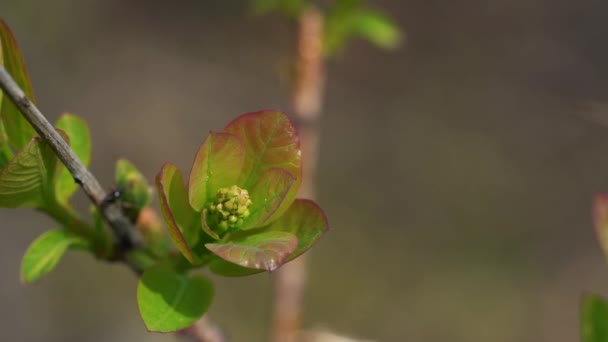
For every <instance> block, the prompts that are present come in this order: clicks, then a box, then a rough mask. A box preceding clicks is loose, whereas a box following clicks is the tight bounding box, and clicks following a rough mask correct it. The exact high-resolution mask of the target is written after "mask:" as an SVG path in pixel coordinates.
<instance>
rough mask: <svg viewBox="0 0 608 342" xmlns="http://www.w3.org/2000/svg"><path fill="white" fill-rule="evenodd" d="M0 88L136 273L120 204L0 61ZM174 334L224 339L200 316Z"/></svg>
mask: <svg viewBox="0 0 608 342" xmlns="http://www.w3.org/2000/svg"><path fill="white" fill-rule="evenodd" d="M0 88H1V89H2V90H3V91H4V93H5V94H6V95H8V97H9V98H10V99H11V100H12V101H13V103H15V105H16V106H17V108H19V110H20V111H21V113H22V114H23V116H24V117H25V118H26V120H27V121H28V122H29V123H30V124H31V125H32V127H34V129H35V130H36V132H38V134H39V135H40V137H42V139H44V141H45V142H46V143H47V144H48V145H49V146H50V147H51V149H52V150H53V151H54V152H55V154H56V155H57V157H58V158H59V160H61V162H62V163H63V164H64V165H65V166H66V168H67V169H68V170H69V171H70V173H71V174H72V176H73V177H74V181H75V182H76V183H78V185H80V187H81V188H82V190H83V191H84V192H85V193H86V194H87V196H88V197H89V199H90V200H91V202H93V204H94V205H95V206H96V207H97V208H98V209H99V211H100V212H101V213H102V215H103V217H104V218H105V220H106V222H108V224H109V225H110V227H111V228H112V231H113V233H114V236H115V237H116V240H117V242H118V247H119V252H120V255H118V256H119V257H120V260H121V261H122V262H124V263H125V264H126V265H127V266H129V268H131V270H132V271H133V272H134V273H135V274H138V275H140V274H141V273H142V270H141V269H140V268H139V267H138V266H137V265H135V264H133V263H131V262H130V261H129V260H128V259H126V258H125V256H126V255H125V254H126V252H128V251H130V250H131V249H134V248H139V247H142V245H143V241H142V239H141V235H140V234H139V233H138V231H137V229H136V228H135V227H134V226H133V224H132V223H131V221H130V220H129V219H128V218H127V217H126V216H125V215H124V213H123V212H122V208H121V207H120V206H118V205H117V204H115V203H108V202H106V201H105V198H106V192H105V191H104V190H103V188H102V187H101V185H100V184H99V181H98V180H97V179H96V178H95V176H93V174H92V173H91V172H90V171H89V170H88V169H87V168H86V166H84V164H83V163H82V161H81V160H80V159H79V158H78V156H76V154H75V153H74V151H73V150H72V149H71V148H70V146H69V145H68V144H67V143H66V142H65V141H64V140H63V138H61V136H60V135H59V134H58V133H57V131H56V130H55V128H54V127H53V126H52V125H51V124H50V123H49V121H48V120H47V119H46V118H45V117H44V115H42V113H41V112H40V110H38V108H36V106H35V105H34V104H33V103H32V101H30V99H28V98H27V96H26V95H25V94H24V93H23V90H21V88H20V87H19V85H18V84H17V83H16V82H15V81H14V80H13V78H12V77H11V76H10V75H9V74H8V72H7V71H6V69H4V67H3V66H1V65H0ZM178 335H181V336H186V337H190V338H192V339H193V340H194V341H197V342H224V341H225V340H226V339H225V338H224V335H223V333H222V331H221V330H220V329H219V327H217V326H216V325H215V324H213V323H212V322H210V321H209V319H208V318H206V317H203V318H202V319H201V320H199V321H198V322H197V323H195V324H194V325H193V326H192V327H190V328H186V329H183V330H181V331H179V332H178Z"/></svg>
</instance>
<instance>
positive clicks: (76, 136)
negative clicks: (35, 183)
mask: <svg viewBox="0 0 608 342" xmlns="http://www.w3.org/2000/svg"><path fill="white" fill-rule="evenodd" d="M55 127H57V128H59V129H61V130H63V131H64V132H65V133H66V134H67V135H68V137H70V147H71V148H72V150H73V151H74V153H76V155H77V156H78V158H80V160H81V161H82V162H83V163H84V165H85V166H89V163H90V162H91V135H90V133H89V127H88V126H87V123H86V122H85V121H84V120H82V119H81V118H79V117H78V116H76V115H73V114H68V113H65V114H63V115H62V116H61V117H60V118H59V120H57V122H56V123H55ZM77 189H78V184H76V182H75V181H74V177H73V176H72V174H71V173H70V172H69V171H68V169H67V168H63V169H62V170H61V172H60V174H59V179H58V180H57V182H55V194H56V195H57V201H58V202H59V203H61V204H66V203H67V202H68V200H69V199H70V197H72V195H73V194H74V192H76V190H77Z"/></svg>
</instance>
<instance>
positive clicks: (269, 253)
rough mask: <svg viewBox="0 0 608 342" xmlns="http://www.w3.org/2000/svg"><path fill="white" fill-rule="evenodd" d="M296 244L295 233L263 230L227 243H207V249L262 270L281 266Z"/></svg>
mask: <svg viewBox="0 0 608 342" xmlns="http://www.w3.org/2000/svg"><path fill="white" fill-rule="evenodd" d="M297 246H298V239H297V238H296V236H295V235H293V234H291V233H286V232H264V233H259V234H251V235H246V236H244V237H240V238H236V239H233V240H230V241H229V242H228V243H208V244H206V245H205V247H207V249H209V250H210V251H211V252H213V253H214V254H215V255H217V256H219V257H220V258H222V259H224V260H226V261H228V262H231V263H233V264H236V265H239V266H242V267H247V268H254V269H258V270H264V271H274V270H276V269H277V268H279V266H281V265H282V264H283V263H285V261H287V258H288V257H289V255H290V254H291V253H293V251H294V250H295V249H296V247H297Z"/></svg>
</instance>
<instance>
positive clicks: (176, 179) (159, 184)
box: [156, 163, 198, 263]
mask: <svg viewBox="0 0 608 342" xmlns="http://www.w3.org/2000/svg"><path fill="white" fill-rule="evenodd" d="M156 188H157V190H158V198H159V201H160V208H161V211H162V213H163V216H164V218H165V222H166V224H167V229H168V231H169V236H170V237H171V239H172V240H173V242H174V243H175V245H176V246H177V249H179V251H180V252H181V253H182V254H183V255H184V257H186V259H188V261H190V262H191V263H194V262H195V258H194V255H193V254H192V251H191V250H190V246H193V245H194V244H195V243H196V242H197V240H198V229H196V226H197V225H195V224H194V221H196V217H197V216H198V215H196V213H195V212H194V211H193V210H192V208H191V207H190V204H189V203H188V197H187V195H186V189H185V188H184V182H183V179H182V175H181V172H180V171H179V169H178V168H177V167H176V166H175V165H173V164H170V163H166V164H164V165H163V167H162V168H161V169H160V172H159V173H158V175H156Z"/></svg>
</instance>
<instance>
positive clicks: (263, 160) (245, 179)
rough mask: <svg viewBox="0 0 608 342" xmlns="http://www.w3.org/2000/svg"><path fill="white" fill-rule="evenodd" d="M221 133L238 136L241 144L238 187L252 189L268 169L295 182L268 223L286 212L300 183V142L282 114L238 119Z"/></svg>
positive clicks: (275, 113)
mask: <svg viewBox="0 0 608 342" xmlns="http://www.w3.org/2000/svg"><path fill="white" fill-rule="evenodd" d="M225 131H226V132H229V133H232V134H234V135H236V136H238V137H239V138H241V139H242V141H243V143H244V144H245V162H244V165H243V171H242V173H241V177H240V179H239V185H240V186H241V187H243V188H246V189H247V188H249V187H251V186H253V185H254V184H255V183H256V181H257V180H258V179H259V178H260V177H261V176H262V174H263V173H264V172H265V171H266V170H268V169H270V168H281V169H284V170H286V171H287V172H289V173H290V174H291V175H292V176H294V177H295V178H296V181H295V184H294V186H293V187H292V188H291V189H290V191H289V193H288V194H287V196H285V199H284V201H283V203H282V204H281V206H280V207H279V209H278V210H277V211H276V212H275V213H274V214H273V216H272V217H271V218H269V220H268V221H273V220H274V219H276V218H277V217H279V216H280V215H281V214H282V213H283V212H285V210H287V208H289V206H290V205H291V203H292V202H293V200H294V199H295V196H296V193H297V191H298V187H299V185H300V181H301V174H302V170H301V168H302V162H301V159H300V155H301V152H300V140H299V137H298V133H297V131H296V129H295V127H294V126H293V124H292V123H291V121H290V120H289V118H288V117H287V116H286V115H285V114H283V113H281V112H278V111H270V110H264V111H259V112H253V113H247V114H243V115H241V116H239V117H238V118H236V119H235V120H233V121H232V122H231V123H229V124H228V126H226V128H225Z"/></svg>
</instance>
